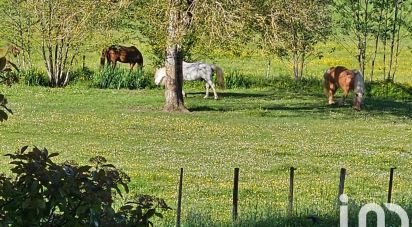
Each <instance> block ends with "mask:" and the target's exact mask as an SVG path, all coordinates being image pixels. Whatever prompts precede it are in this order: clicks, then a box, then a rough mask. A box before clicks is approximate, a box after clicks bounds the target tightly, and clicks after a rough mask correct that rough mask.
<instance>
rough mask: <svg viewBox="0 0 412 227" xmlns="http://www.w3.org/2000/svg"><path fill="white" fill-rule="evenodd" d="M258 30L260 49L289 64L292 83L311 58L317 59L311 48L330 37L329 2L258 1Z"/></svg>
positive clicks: (300, 74) (297, 0)
mask: <svg viewBox="0 0 412 227" xmlns="http://www.w3.org/2000/svg"><path fill="white" fill-rule="evenodd" d="M254 3H255V5H256V7H255V8H256V10H257V12H258V17H257V20H258V23H257V24H258V25H259V26H258V30H259V31H260V32H261V34H262V39H263V48H264V49H265V50H266V51H267V52H268V53H269V54H272V53H275V54H276V55H277V56H278V57H280V58H281V59H286V60H289V61H290V62H291V63H292V65H293V75H294V78H295V80H299V79H301V78H302V76H303V71H304V66H305V64H306V62H307V61H308V59H310V57H311V56H314V55H316V56H318V57H321V55H320V53H317V52H316V50H315V45H316V44H318V43H319V42H323V41H326V39H327V37H328V36H329V35H330V34H331V31H332V30H331V25H332V24H331V13H330V2H329V1H323V0H293V1H290V0H273V1H267V0H258V1H255V2H254Z"/></svg>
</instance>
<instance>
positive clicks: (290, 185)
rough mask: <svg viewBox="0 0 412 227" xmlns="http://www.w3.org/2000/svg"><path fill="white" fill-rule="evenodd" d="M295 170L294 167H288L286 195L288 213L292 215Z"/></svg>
mask: <svg viewBox="0 0 412 227" xmlns="http://www.w3.org/2000/svg"><path fill="white" fill-rule="evenodd" d="M295 170H296V168H294V167H290V176H289V196H288V201H289V203H288V214H289V215H292V212H293V190H294V180H295Z"/></svg>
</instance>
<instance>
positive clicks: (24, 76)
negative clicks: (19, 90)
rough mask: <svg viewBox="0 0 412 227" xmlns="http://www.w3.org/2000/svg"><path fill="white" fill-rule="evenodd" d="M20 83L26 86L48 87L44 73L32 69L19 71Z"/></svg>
mask: <svg viewBox="0 0 412 227" xmlns="http://www.w3.org/2000/svg"><path fill="white" fill-rule="evenodd" d="M18 74H19V77H20V81H22V82H24V84H26V85H28V86H48V85H49V80H48V78H47V76H46V75H45V73H44V72H42V71H40V70H38V69H35V68H32V69H27V70H21V71H20V72H19V73H18Z"/></svg>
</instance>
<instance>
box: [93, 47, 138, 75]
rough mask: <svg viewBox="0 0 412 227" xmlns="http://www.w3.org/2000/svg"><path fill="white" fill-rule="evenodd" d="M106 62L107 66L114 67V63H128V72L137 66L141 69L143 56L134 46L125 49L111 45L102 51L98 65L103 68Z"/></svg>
mask: <svg viewBox="0 0 412 227" xmlns="http://www.w3.org/2000/svg"><path fill="white" fill-rule="evenodd" d="M105 60H107V63H108V64H111V65H112V66H113V68H114V67H116V62H118V61H119V62H122V63H129V65H130V70H133V67H134V66H135V65H136V64H137V65H138V66H139V67H143V55H142V53H140V51H139V50H138V49H137V48H136V47H135V46H130V47H125V46H120V45H111V46H109V47H108V48H104V49H103V50H102V54H101V56H100V65H101V66H102V67H103V66H104V64H105Z"/></svg>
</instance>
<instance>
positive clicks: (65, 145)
mask: <svg viewBox="0 0 412 227" xmlns="http://www.w3.org/2000/svg"><path fill="white" fill-rule="evenodd" d="M0 88H1V93H4V94H6V95H7V98H8V100H9V103H10V104H9V107H10V108H11V109H12V110H13V111H14V113H15V114H14V115H12V116H10V118H9V120H8V121H6V122H4V123H2V124H0V141H1V143H0V152H1V154H6V153H10V152H14V151H16V150H18V149H19V148H20V147H22V146H24V145H31V146H34V145H35V146H39V147H46V148H48V149H49V150H50V151H53V152H59V153H60V156H59V157H58V161H63V160H75V161H77V162H79V163H83V164H84V163H86V162H87V160H88V159H89V158H90V157H93V156H95V155H103V156H105V157H106V158H107V159H108V160H109V161H110V162H111V163H113V164H115V165H116V166H117V167H119V168H121V169H122V170H124V171H126V172H127V173H128V174H129V175H130V176H131V178H132V185H131V188H132V192H133V193H149V194H153V195H156V196H159V197H162V198H165V199H166V201H167V202H168V204H169V205H171V206H172V207H175V197H176V191H177V189H176V187H177V180H178V173H179V168H181V167H183V168H184V169H185V175H184V189H183V192H184V195H183V214H184V218H185V220H187V223H193V222H191V221H190V220H191V219H190V218H193V214H194V216H195V217H199V218H200V216H199V215H197V216H196V214H199V213H201V214H202V215H203V216H205V218H207V219H208V220H210V222H209V223H230V220H231V217H230V216H231V193H232V179H233V176H232V175H233V168H235V167H239V168H240V208H239V209H240V216H241V217H249V216H250V215H252V217H253V214H255V213H256V214H259V213H262V212H264V211H265V210H267V209H268V208H271V209H274V210H277V211H279V212H278V213H280V214H282V212H285V210H286V203H287V193H288V169H289V167H291V166H294V167H296V168H297V171H296V180H295V181H296V191H295V195H296V201H295V202H296V213H297V214H298V215H306V214H318V215H323V216H325V215H330V212H331V210H333V206H334V202H335V200H336V196H337V185H338V178H339V169H340V168H341V167H345V168H347V169H348V176H347V182H346V193H347V194H348V195H349V197H350V199H351V200H352V201H356V202H358V203H362V202H372V201H373V202H378V203H380V202H385V197H386V193H387V192H386V191H387V181H388V172H389V168H390V167H392V166H396V167H397V169H396V177H395V186H394V201H395V202H403V203H407V201H410V198H411V193H410V182H411V180H412V170H411V168H410V166H411V162H412V128H411V123H412V103H411V102H410V101H409V102H408V101H403V102H399V101H393V100H388V99H382V100H381V99H379V98H369V99H367V100H366V104H365V109H364V110H363V111H361V112H357V111H354V110H352V108H351V107H350V106H349V105H346V106H343V107H327V106H326V105H325V104H326V99H325V97H323V95H322V94H321V89H319V93H307V92H304V91H301V92H294V93H292V92H284V91H274V90H270V89H264V90H263V89H248V90H235V89H233V90H225V91H223V92H219V96H220V98H221V99H220V100H217V101H215V100H213V99H207V100H205V99H203V98H202V97H203V95H204V94H203V92H204V91H203V90H199V89H195V88H188V89H187V92H188V93H189V94H188V98H186V100H185V103H186V106H187V107H188V108H189V109H190V110H191V113H188V114H178V113H165V112H162V108H163V104H164V98H163V90H160V89H153V90H99V89H91V88H86V87H82V86H80V85H79V86H69V87H67V88H65V89H50V88H43V87H27V86H23V85H17V86H13V87H0ZM8 162H9V160H8V159H7V158H6V157H4V156H2V157H1V158H0V171H1V172H7V171H8V169H9V168H10V165H8V164H7V163H8ZM191 214H192V215H191ZM173 215H174V214H173V212H169V213H167V214H166V218H165V219H164V220H163V221H162V222H161V223H163V224H164V225H167V223H169V224H170V225H172V224H171V223H173V220H174V218H173ZM258 219H259V218H258ZM252 220H253V219H252ZM158 223H160V222H158ZM189 225H190V224H189ZM211 225H212V224H211Z"/></svg>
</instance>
